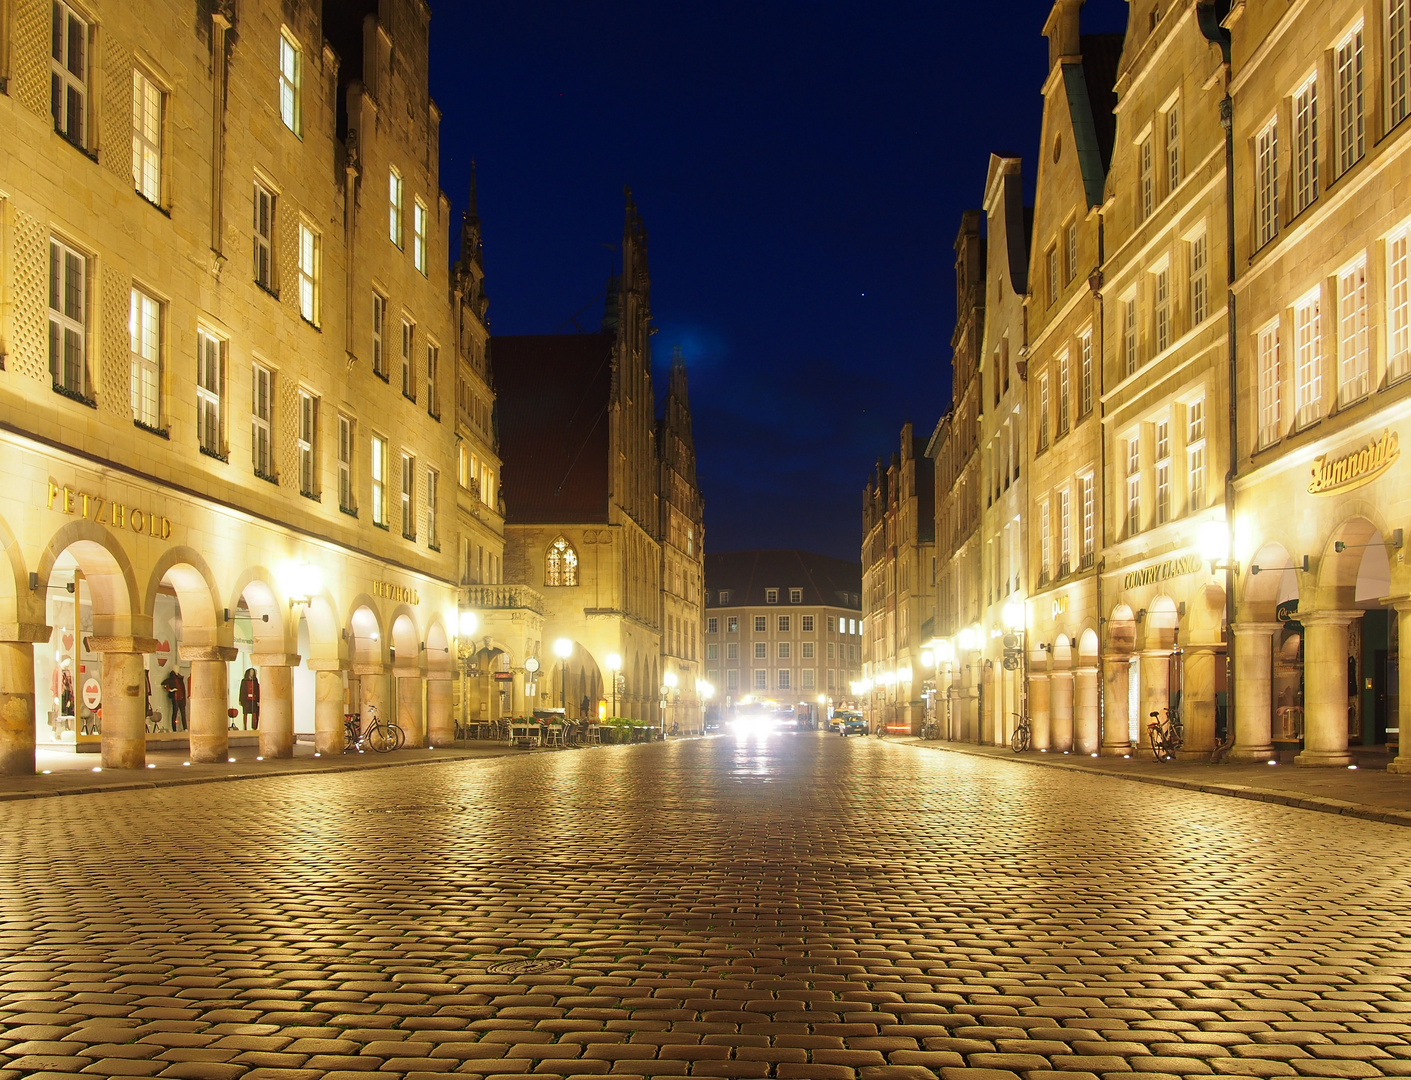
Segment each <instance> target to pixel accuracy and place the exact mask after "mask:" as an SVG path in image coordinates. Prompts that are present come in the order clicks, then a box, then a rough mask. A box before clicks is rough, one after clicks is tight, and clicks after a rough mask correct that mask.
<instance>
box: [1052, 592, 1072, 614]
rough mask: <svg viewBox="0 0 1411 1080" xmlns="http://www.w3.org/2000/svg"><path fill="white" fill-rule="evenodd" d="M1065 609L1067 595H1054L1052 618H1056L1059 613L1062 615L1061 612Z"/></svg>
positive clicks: (1066, 606) (1066, 607) (1066, 608)
mask: <svg viewBox="0 0 1411 1080" xmlns="http://www.w3.org/2000/svg"><path fill="white" fill-rule="evenodd" d="M1067 610H1068V597H1067V596H1066V595H1065V596H1057V597H1054V600H1053V618H1055V619H1056V618H1058V617H1059V616H1060V615H1062V614H1063V613H1064V612H1066V611H1067Z"/></svg>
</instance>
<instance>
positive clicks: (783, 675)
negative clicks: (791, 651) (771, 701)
mask: <svg viewBox="0 0 1411 1080" xmlns="http://www.w3.org/2000/svg"><path fill="white" fill-rule="evenodd" d="M792 675H793V673H792V672H791V671H790V670H789V669H788V668H780V669H779V689H780V690H791V689H793V687H792V685H791V684H792V682H793V679H792Z"/></svg>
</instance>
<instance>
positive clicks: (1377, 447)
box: [1308, 429, 1401, 495]
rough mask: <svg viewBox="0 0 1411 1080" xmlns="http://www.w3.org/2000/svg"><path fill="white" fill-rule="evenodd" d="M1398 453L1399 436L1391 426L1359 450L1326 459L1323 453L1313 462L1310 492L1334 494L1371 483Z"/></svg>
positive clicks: (1314, 493) (1399, 453)
mask: <svg viewBox="0 0 1411 1080" xmlns="http://www.w3.org/2000/svg"><path fill="white" fill-rule="evenodd" d="M1400 456H1401V439H1400V438H1399V437H1398V435H1397V434H1396V432H1394V431H1391V430H1390V429H1388V430H1386V431H1383V432H1382V437H1381V438H1380V439H1378V440H1377V441H1376V442H1369V443H1368V444H1367V445H1366V446H1364V447H1362V449H1361V450H1358V451H1355V452H1354V453H1351V454H1347V455H1345V456H1343V457H1340V458H1333V459H1332V460H1331V461H1329V460H1328V456H1327V455H1326V454H1324V455H1322V456H1321V457H1318V458H1316V459H1315V460H1314V462H1313V479H1312V481H1310V482H1309V484H1308V494H1310V495H1333V494H1336V493H1337V492H1339V491H1350V490H1352V489H1353V488H1355V487H1361V486H1362V485H1363V484H1368V483H1371V482H1372V481H1373V480H1375V479H1376V478H1377V477H1379V476H1381V475H1382V473H1384V472H1386V471H1387V470H1388V469H1389V468H1391V466H1392V462H1394V461H1395V460H1396V459H1397V458H1399V457H1400Z"/></svg>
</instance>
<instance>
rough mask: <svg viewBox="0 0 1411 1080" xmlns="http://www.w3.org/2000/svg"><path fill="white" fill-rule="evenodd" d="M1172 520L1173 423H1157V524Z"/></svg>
mask: <svg viewBox="0 0 1411 1080" xmlns="http://www.w3.org/2000/svg"><path fill="white" fill-rule="evenodd" d="M1170 520H1171V421H1169V420H1158V421H1157V422H1156V524H1158V525H1165V524H1166V522H1168V521H1170Z"/></svg>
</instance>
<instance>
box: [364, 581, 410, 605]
mask: <svg viewBox="0 0 1411 1080" xmlns="http://www.w3.org/2000/svg"><path fill="white" fill-rule="evenodd" d="M372 595H373V596H380V597H382V599H384V600H391V601H393V602H394V603H398V604H419V603H421V593H419V592H417V591H416V590H415V589H409V588H407V587H406V586H405V585H393V584H392V583H391V582H390V581H374V582H373V583H372Z"/></svg>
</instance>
